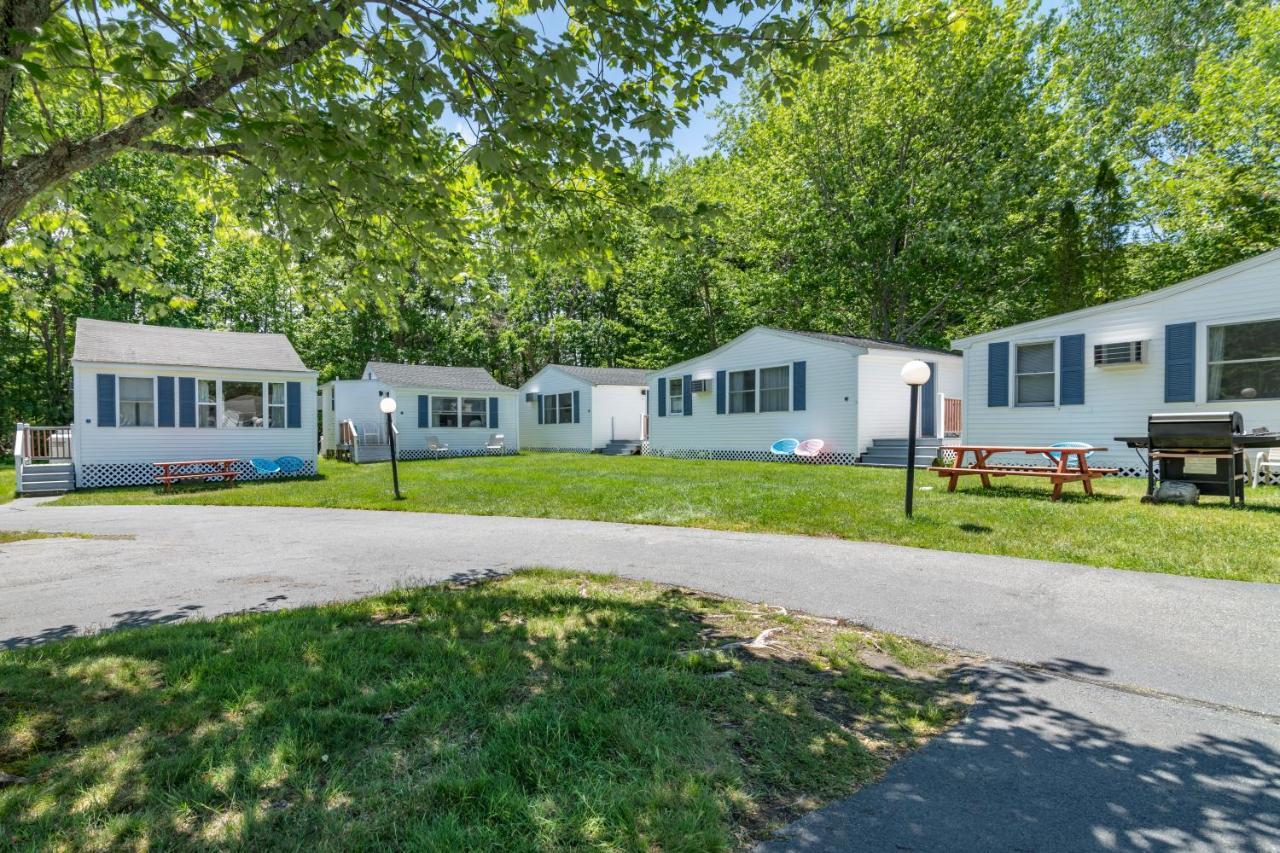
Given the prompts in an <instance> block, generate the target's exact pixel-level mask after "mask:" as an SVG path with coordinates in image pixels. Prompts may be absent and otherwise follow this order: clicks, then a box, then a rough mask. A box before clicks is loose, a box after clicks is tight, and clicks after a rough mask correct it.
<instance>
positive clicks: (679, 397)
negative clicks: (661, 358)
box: [667, 376, 684, 415]
mask: <svg viewBox="0 0 1280 853" xmlns="http://www.w3.org/2000/svg"><path fill="white" fill-rule="evenodd" d="M676 388H679V389H680V391H679V393H677V392H676V391H675V389H676ZM677 401H678V402H679V406H677V405H676V403H677ZM667 414H668V415H683V414H684V377H683V376H669V377H667Z"/></svg>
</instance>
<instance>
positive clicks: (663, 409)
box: [658, 376, 667, 418]
mask: <svg viewBox="0 0 1280 853" xmlns="http://www.w3.org/2000/svg"><path fill="white" fill-rule="evenodd" d="M666 416H667V378H666V377H665V376H664V377H662V378H660V379H659V380H658V417H660V418H665V417H666Z"/></svg>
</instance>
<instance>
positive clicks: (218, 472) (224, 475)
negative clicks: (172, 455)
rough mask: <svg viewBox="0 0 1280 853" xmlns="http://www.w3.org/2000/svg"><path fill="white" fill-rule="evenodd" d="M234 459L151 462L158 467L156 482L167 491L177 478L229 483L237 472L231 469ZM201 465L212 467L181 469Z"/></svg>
mask: <svg viewBox="0 0 1280 853" xmlns="http://www.w3.org/2000/svg"><path fill="white" fill-rule="evenodd" d="M235 462H236V460H234V459H184V460H181V461H178V462H152V463H151V464H152V465H154V466H156V467H157V468H159V469H160V472H159V473H158V474H156V482H158V483H164V490H165V491H166V492H167V491H169V490H170V489H172V488H173V484H174V483H176V482H178V481H179V480H206V481H208V480H215V479H220V480H222V481H223V482H224V483H230V482H232V481H233V480H235V478H236V476H237V472H236V471H235V470H234V469H232V467H231V466H232V465H234V464H235ZM197 465H199V466H203V467H206V468H212V469H213V470H211V471H186V470H183V469H186V468H192V467H195V466H197Z"/></svg>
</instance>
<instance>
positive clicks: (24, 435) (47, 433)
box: [13, 424, 76, 496]
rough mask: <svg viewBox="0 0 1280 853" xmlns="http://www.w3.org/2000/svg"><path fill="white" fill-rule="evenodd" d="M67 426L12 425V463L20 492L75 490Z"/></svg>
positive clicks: (56, 492) (55, 492)
mask: <svg viewBox="0 0 1280 853" xmlns="http://www.w3.org/2000/svg"><path fill="white" fill-rule="evenodd" d="M71 430H72V428H71V427H70V426H31V425H30V424H18V425H17V426H16V427H15V428H14V439H13V464H14V468H15V469H16V471H17V492H18V494H20V495H28V496H31V495H58V494H62V493H64V492H71V491H75V488H76V474H75V459H74V458H73V443H72V432H71Z"/></svg>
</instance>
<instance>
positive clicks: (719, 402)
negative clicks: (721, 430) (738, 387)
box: [716, 370, 729, 415]
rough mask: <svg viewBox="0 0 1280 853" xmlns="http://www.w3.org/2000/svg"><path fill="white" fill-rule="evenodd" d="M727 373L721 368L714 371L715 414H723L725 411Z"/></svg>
mask: <svg viewBox="0 0 1280 853" xmlns="http://www.w3.org/2000/svg"><path fill="white" fill-rule="evenodd" d="M728 381H729V374H728V373H727V372H726V371H723V370H717V371H716V414H717V415H723V414H724V413H725V399H724V398H725V393H726V391H727V390H728V389H727V388H726V387H725V386H726V385H727V384H728Z"/></svg>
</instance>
